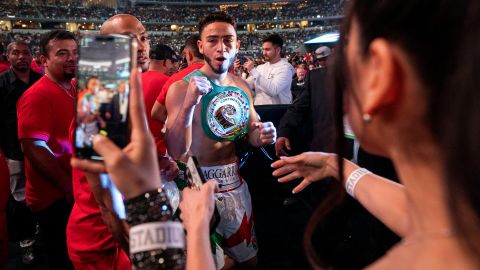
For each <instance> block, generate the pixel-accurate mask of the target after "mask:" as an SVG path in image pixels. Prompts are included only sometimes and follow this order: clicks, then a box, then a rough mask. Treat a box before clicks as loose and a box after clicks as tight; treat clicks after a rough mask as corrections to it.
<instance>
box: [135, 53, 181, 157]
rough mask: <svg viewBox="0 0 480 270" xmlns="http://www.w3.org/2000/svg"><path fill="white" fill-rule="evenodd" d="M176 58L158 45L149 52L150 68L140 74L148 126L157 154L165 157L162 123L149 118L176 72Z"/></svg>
mask: <svg viewBox="0 0 480 270" xmlns="http://www.w3.org/2000/svg"><path fill="white" fill-rule="evenodd" d="M178 60H179V59H178V56H177V55H176V54H175V51H174V50H172V48H170V47H168V46H167V45H163V44H158V45H157V46H155V48H154V49H153V50H152V51H151V52H150V67H149V69H148V71H146V72H144V73H143V74H142V85H143V100H144V101H145V110H146V114H147V121H148V126H149V128H150V132H151V133H152V135H153V138H154V139H155V144H156V146H157V154H158V155H159V156H165V154H166V147H165V141H164V135H163V133H162V128H163V123H162V122H160V121H158V120H154V119H152V117H151V114H150V112H151V111H152V108H153V104H154V102H155V100H156V98H157V96H158V95H159V94H160V91H161V90H162V87H163V85H165V82H167V80H168V79H169V78H170V76H171V75H173V74H174V73H175V72H177V70H178Z"/></svg>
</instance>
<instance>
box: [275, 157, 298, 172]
mask: <svg viewBox="0 0 480 270" xmlns="http://www.w3.org/2000/svg"><path fill="white" fill-rule="evenodd" d="M280 158H281V157H280ZM296 170H298V166H297V165H294V164H285V165H283V166H282V167H280V168H278V169H276V170H275V171H273V172H272V175H273V176H276V177H279V176H282V175H286V174H288V173H291V172H293V171H296Z"/></svg>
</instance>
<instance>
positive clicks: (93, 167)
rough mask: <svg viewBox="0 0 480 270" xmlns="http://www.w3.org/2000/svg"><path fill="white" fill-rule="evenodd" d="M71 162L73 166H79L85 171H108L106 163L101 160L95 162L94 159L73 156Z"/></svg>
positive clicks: (96, 172) (78, 167) (97, 172)
mask: <svg viewBox="0 0 480 270" xmlns="http://www.w3.org/2000/svg"><path fill="white" fill-rule="evenodd" d="M70 164H71V165H72V167H73V168H77V169H79V170H82V171H84V172H90V173H95V174H99V173H105V172H106V170H105V165H104V164H103V163H101V162H94V161H90V160H85V159H78V158H72V160H71V161H70Z"/></svg>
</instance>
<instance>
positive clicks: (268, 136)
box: [260, 134, 275, 140]
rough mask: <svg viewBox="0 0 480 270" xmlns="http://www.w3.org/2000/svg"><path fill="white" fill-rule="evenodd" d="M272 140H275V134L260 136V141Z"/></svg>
mask: <svg viewBox="0 0 480 270" xmlns="http://www.w3.org/2000/svg"><path fill="white" fill-rule="evenodd" d="M273 138H275V134H263V135H260V139H261V140H272V139H273Z"/></svg>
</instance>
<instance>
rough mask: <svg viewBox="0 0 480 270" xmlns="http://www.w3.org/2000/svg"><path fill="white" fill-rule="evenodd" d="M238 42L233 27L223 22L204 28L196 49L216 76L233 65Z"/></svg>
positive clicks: (238, 45)
mask: <svg viewBox="0 0 480 270" xmlns="http://www.w3.org/2000/svg"><path fill="white" fill-rule="evenodd" d="M239 47H240V41H238V40H237V33H236V31H235V28H234V27H233V25H231V24H229V23H225V22H213V23H210V24H208V25H207V26H205V28H204V29H203V31H202V36H201V39H200V40H199V41H198V49H199V50H200V53H202V54H203V55H204V57H205V61H206V62H207V64H208V65H209V66H210V68H211V69H212V70H213V72H215V73H217V74H223V73H225V72H227V71H228V68H229V67H230V65H231V64H232V63H233V60H234V59H235V55H236V54H237V51H238V48H239Z"/></svg>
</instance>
